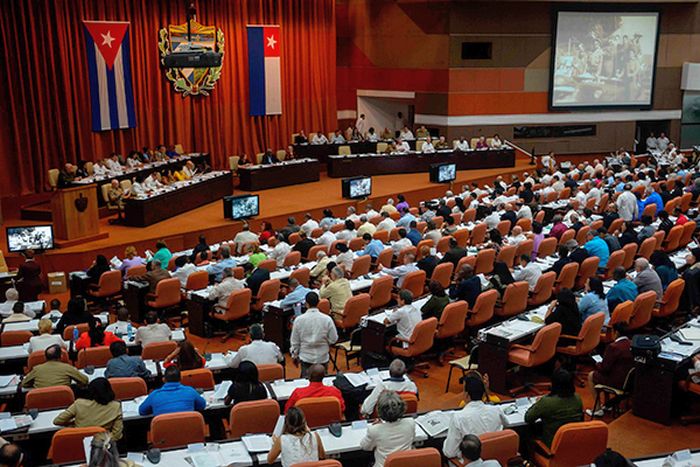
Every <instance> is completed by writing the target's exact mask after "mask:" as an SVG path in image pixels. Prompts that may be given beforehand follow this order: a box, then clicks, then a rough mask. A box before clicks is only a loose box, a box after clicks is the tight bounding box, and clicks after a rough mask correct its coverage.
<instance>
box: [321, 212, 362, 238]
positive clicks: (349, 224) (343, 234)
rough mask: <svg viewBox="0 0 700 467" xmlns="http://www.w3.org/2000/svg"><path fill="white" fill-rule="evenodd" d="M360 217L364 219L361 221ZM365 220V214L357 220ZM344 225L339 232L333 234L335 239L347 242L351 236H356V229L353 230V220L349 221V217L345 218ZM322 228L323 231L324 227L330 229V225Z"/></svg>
mask: <svg viewBox="0 0 700 467" xmlns="http://www.w3.org/2000/svg"><path fill="white" fill-rule="evenodd" d="M362 219H365V220H364V221H363V220H362ZM366 221H367V218H366V216H364V215H363V216H360V219H359V222H366ZM344 225H345V228H344V229H343V230H341V231H340V232H338V233H337V234H335V239H336V240H342V241H344V242H349V241H350V240H352V239H353V238H355V237H357V230H355V222H354V221H351V220H349V219H346V220H345V223H344ZM323 229H324V232H325V229H330V227H323Z"/></svg>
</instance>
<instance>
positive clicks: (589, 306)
mask: <svg viewBox="0 0 700 467" xmlns="http://www.w3.org/2000/svg"><path fill="white" fill-rule="evenodd" d="M578 311H579V313H581V324H583V322H584V321H586V318H588V317H589V316H592V315H594V314H596V313H600V312H603V313H605V321H604V322H605V324H607V323H608V321H609V320H610V313H609V312H608V302H606V301H605V299H604V298H600V295H598V294H597V293H595V292H588V293H587V294H586V295H584V296H583V297H581V300H580V301H579V302H578Z"/></svg>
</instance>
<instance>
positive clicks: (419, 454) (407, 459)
mask: <svg viewBox="0 0 700 467" xmlns="http://www.w3.org/2000/svg"><path fill="white" fill-rule="evenodd" d="M416 465H420V466H421V467H441V465H442V457H440V452H439V451H438V450H437V449H435V448H421V449H409V450H408V451H397V452H392V453H391V454H389V455H388V456H386V460H385V461H384V467H415V466H416Z"/></svg>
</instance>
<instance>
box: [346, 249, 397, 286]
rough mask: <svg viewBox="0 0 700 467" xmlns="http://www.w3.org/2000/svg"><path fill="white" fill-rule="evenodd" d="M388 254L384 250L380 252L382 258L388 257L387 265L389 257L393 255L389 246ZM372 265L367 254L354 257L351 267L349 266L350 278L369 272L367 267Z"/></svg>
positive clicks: (370, 258)
mask: <svg viewBox="0 0 700 467" xmlns="http://www.w3.org/2000/svg"><path fill="white" fill-rule="evenodd" d="M388 250H389V253H390V255H388V256H387V254H386V253H384V251H382V254H384V260H385V261H386V258H387V257H388V258H389V267H391V257H392V256H393V253H392V252H391V248H388ZM382 254H380V256H381V255H382ZM371 266H372V257H371V256H369V255H365V256H360V257H359V258H356V259H355V260H354V261H353V262H352V268H350V278H351V279H357V278H358V277H360V276H364V275H365V274H368V273H369V268H370V267H371Z"/></svg>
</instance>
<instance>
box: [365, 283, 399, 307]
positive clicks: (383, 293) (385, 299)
mask: <svg viewBox="0 0 700 467" xmlns="http://www.w3.org/2000/svg"><path fill="white" fill-rule="evenodd" d="M393 286H394V280H393V279H392V278H391V277H390V276H383V277H377V278H376V279H374V280H373V281H372V285H371V287H370V288H369V307H370V308H371V309H375V308H379V307H382V306H384V305H386V304H387V303H389V301H391V289H392V287H393Z"/></svg>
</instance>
